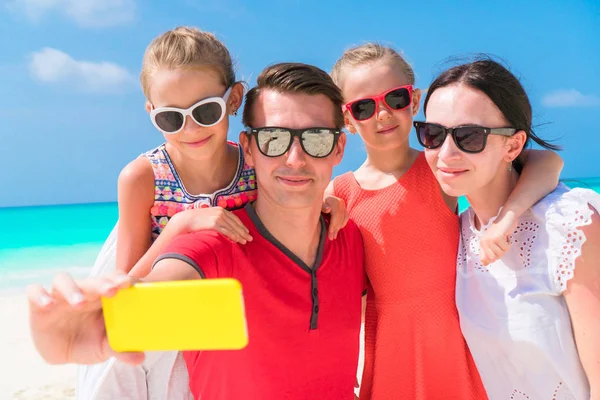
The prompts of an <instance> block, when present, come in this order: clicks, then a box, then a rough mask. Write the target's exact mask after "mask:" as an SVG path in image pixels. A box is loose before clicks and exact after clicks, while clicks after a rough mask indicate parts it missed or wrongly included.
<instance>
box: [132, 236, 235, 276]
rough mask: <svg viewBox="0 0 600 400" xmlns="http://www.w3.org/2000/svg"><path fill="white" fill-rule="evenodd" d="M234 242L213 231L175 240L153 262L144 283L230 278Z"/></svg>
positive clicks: (179, 237) (178, 237)
mask: <svg viewBox="0 0 600 400" xmlns="http://www.w3.org/2000/svg"><path fill="white" fill-rule="evenodd" d="M233 245H234V244H233V242H231V241H230V240H229V239H228V238H226V237H224V236H222V235H220V234H219V233H217V232H214V231H196V232H191V233H186V234H183V235H179V236H177V237H175V238H174V239H173V240H172V241H170V242H169V244H167V245H166V246H165V247H164V249H162V251H161V255H160V256H159V257H158V258H157V259H156V260H155V261H154V264H153V266H152V270H151V272H150V273H149V274H148V276H147V277H146V278H145V279H143V280H144V281H169V280H190V279H206V278H208V279H210V278H219V277H226V276H230V274H231V267H232V266H231V265H230V264H231V258H232V257H231V252H232V246H233Z"/></svg>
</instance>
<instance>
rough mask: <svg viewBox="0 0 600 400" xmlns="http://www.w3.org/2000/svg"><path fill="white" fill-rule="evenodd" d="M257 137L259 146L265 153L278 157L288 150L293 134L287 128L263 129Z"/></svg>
mask: <svg viewBox="0 0 600 400" xmlns="http://www.w3.org/2000/svg"><path fill="white" fill-rule="evenodd" d="M256 137H257V144H258V148H259V149H260V151H261V152H262V153H263V154H264V155H266V156H268V157H278V156H280V155H282V154H283V153H285V152H286V151H287V149H288V147H289V144H290V140H291V139H292V134H291V133H290V131H287V130H285V129H261V130H259V131H258V134H257V135H256Z"/></svg>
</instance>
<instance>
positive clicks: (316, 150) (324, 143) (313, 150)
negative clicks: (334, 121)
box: [302, 129, 335, 158]
mask: <svg viewBox="0 0 600 400" xmlns="http://www.w3.org/2000/svg"><path fill="white" fill-rule="evenodd" d="M334 141H335V134H334V133H333V132H332V131H331V130H330V129H309V130H307V131H305V132H304V133H303V134H302V147H304V150H305V151H306V153H307V154H308V155H309V156H311V157H316V158H321V157H327V156H328V155H329V154H331V151H332V150H333V143H334Z"/></svg>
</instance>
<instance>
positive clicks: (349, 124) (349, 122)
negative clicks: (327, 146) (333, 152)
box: [344, 111, 358, 140]
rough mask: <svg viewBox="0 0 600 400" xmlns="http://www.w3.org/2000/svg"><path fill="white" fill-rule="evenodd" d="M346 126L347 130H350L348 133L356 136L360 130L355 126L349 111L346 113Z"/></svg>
mask: <svg viewBox="0 0 600 400" xmlns="http://www.w3.org/2000/svg"><path fill="white" fill-rule="evenodd" d="M344 125H346V129H348V132H350V133H351V134H353V135H354V134H356V132H358V129H356V127H355V126H354V120H353V119H352V118H351V117H350V115H349V112H348V111H344ZM344 140H345V139H344Z"/></svg>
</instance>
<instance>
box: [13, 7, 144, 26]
mask: <svg viewBox="0 0 600 400" xmlns="http://www.w3.org/2000/svg"><path fill="white" fill-rule="evenodd" d="M9 7H10V8H11V9H13V10H18V11H21V12H24V13H25V14H26V15H27V16H28V17H29V18H30V19H31V20H33V21H39V20H40V19H42V18H43V17H44V16H46V15H47V14H53V13H54V14H61V15H63V16H66V17H68V18H71V19H73V20H74V21H75V23H76V24H77V25H79V26H81V27H87V28H101V27H106V26H114V25H122V24H125V23H127V22H130V21H132V20H133V19H134V17H135V0H11V1H10V3H9Z"/></svg>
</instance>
